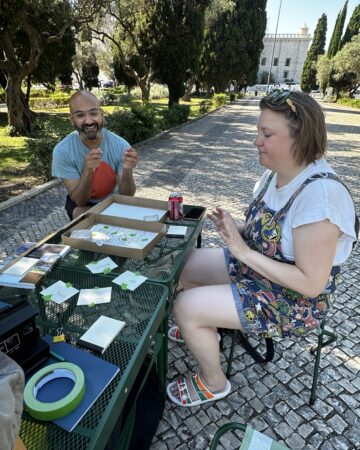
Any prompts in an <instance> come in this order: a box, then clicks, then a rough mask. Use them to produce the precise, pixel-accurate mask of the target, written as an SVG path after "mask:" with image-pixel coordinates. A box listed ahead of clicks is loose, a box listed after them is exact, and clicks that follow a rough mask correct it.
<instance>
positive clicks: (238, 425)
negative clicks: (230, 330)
mask: <svg viewBox="0 0 360 450" xmlns="http://www.w3.org/2000/svg"><path fill="white" fill-rule="evenodd" d="M235 331H236V330H235ZM229 430H241V431H243V432H244V433H245V431H246V425H243V424H242V423H237V422H230V423H226V424H225V425H223V426H222V427H220V428H219V429H218V430H217V432H216V433H215V435H214V438H213V440H212V442H211V445H210V450H216V447H217V445H218V443H219V441H220V439H221V436H222V435H223V434H225V433H226V432H228V431H229Z"/></svg>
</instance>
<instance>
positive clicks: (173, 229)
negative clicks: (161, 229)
mask: <svg viewBox="0 0 360 450" xmlns="http://www.w3.org/2000/svg"><path fill="white" fill-rule="evenodd" d="M186 231H187V227H185V226H182V225H170V226H169V228H168V230H167V232H166V234H167V235H168V236H185V235H186Z"/></svg>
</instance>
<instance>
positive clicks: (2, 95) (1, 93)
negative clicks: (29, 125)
mask: <svg viewBox="0 0 360 450" xmlns="http://www.w3.org/2000/svg"><path fill="white" fill-rule="evenodd" d="M5 100H6V96H5V91H4V89H3V88H2V87H0V102H1V103H4V102H5Z"/></svg>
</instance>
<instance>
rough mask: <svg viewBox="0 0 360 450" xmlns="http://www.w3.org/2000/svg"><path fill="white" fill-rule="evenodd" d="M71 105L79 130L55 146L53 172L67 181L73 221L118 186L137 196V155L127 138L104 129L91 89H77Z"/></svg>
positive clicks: (96, 100)
mask: <svg viewBox="0 0 360 450" xmlns="http://www.w3.org/2000/svg"><path fill="white" fill-rule="evenodd" d="M69 105H70V120H71V123H72V124H73V125H74V127H75V130H76V131H73V132H72V133H70V134H69V135H68V136H66V137H65V138H64V139H63V140H62V141H60V142H59V143H58V144H57V145H56V146H55V148H54V151H53V160H52V175H53V176H54V177H59V178H62V179H63V180H64V185H65V188H66V190H67V191H68V196H67V199H66V204H65V209H66V212H67V213H68V216H69V217H70V219H71V220H72V219H74V218H75V217H77V216H79V215H80V214H82V213H84V212H85V211H87V210H88V209H89V208H91V206H93V205H94V204H96V203H98V202H99V201H101V200H103V199H104V198H105V197H107V196H108V195H110V194H111V193H112V192H113V191H114V189H115V188H116V186H117V187H118V191H119V193H120V194H123V195H134V194H135V191H136V186H135V182H134V178H133V169H135V167H136V165H137V162H138V155H137V153H136V150H135V149H134V148H131V146H130V144H129V143H128V142H126V141H125V139H123V138H121V137H119V136H117V135H116V134H114V133H112V132H111V131H109V130H107V129H106V128H103V125H104V113H103V111H102V109H101V107H100V103H99V100H98V99H97V98H96V97H95V95H93V94H92V93H91V92H87V91H78V92H76V93H75V94H73V95H72V96H71V98H70V102H69Z"/></svg>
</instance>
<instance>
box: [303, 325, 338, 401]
mask: <svg viewBox="0 0 360 450" xmlns="http://www.w3.org/2000/svg"><path fill="white" fill-rule="evenodd" d="M324 336H328V338H329V339H326V340H325V341H324ZM336 340H337V335H336V333H332V332H331V331H328V330H325V320H323V321H322V322H321V324H320V331H319V337H318V344H317V347H314V348H312V349H311V350H310V352H311V353H312V354H314V353H315V351H316V355H315V365H314V375H313V382H312V386H311V395H310V402H309V404H310V405H313V404H314V403H315V394H316V388H317V381H318V377H319V371H320V357H321V349H323V348H324V347H326V346H327V345H330V344H332V343H333V342H335V341H336Z"/></svg>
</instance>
